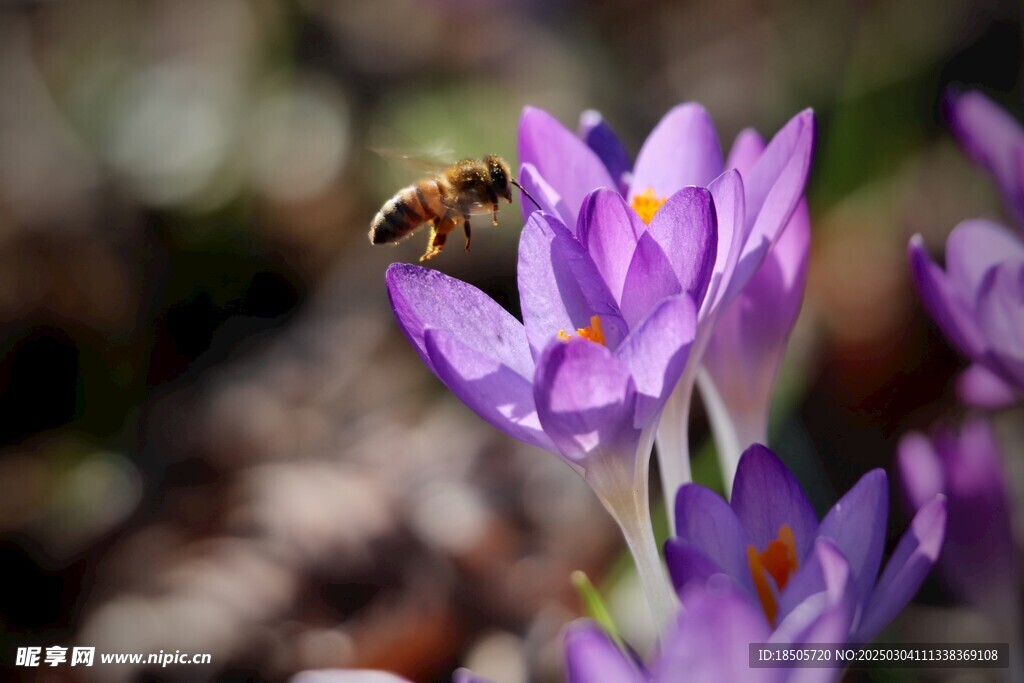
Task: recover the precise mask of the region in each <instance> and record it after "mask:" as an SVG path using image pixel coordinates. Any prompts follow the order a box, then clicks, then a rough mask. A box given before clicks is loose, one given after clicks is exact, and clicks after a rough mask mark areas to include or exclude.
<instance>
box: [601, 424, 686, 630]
mask: <svg viewBox="0 0 1024 683" xmlns="http://www.w3.org/2000/svg"><path fill="white" fill-rule="evenodd" d="M656 429H657V420H655V421H654V422H653V423H652V424H651V425H650V426H649V427H648V428H647V429H645V430H644V431H643V433H642V434H641V437H640V443H639V445H638V446H637V450H636V458H635V460H634V461H633V462H634V468H633V471H632V472H626V471H623V470H624V469H625V468H623V467H622V464H623V463H624V462H626V461H627V460H626V459H625V458H622V457H620V456H621V454H609V455H608V456H606V457H604V458H602V459H601V461H597V462H592V463H590V464H588V466H587V472H586V475H585V476H586V479H587V481H588V482H589V483H590V486H591V487H592V488H593V489H594V492H595V493H597V496H598V498H600V499H601V502H602V503H603V504H604V506H605V508H606V509H607V510H608V512H609V513H611V515H612V518H613V519H614V520H615V522H616V523H617V524H618V525H619V528H620V529H621V530H622V535H623V537H624V538H625V540H626V545H627V546H628V547H629V552H630V553H631V554H632V555H633V561H634V562H635V563H636V569H637V574H638V575H639V577H640V584H641V586H642V587H643V590H644V594H645V595H646V597H647V603H648V606H649V607H650V610H651V617H652V619H653V620H654V626H655V629H656V631H657V632H659V633H660V632H662V630H663V627H664V626H665V625H666V624H667V623H668V621H669V619H670V618H671V617H672V615H673V614H674V613H675V611H676V609H677V606H678V600H677V598H676V596H675V592H674V591H673V590H672V587H671V584H670V583H669V580H668V573H667V572H666V571H665V567H664V565H663V564H662V562H661V556H660V555H659V553H658V543H657V541H656V540H655V538H654V526H653V524H652V523H651V508H650V502H649V496H648V489H649V486H648V475H649V469H650V468H649V465H650V458H651V446H652V445H653V442H654V433H655V430H656ZM626 477H629V479H626ZM624 480H625V481H630V482H631V486H623V485H622V482H623V481H624Z"/></svg>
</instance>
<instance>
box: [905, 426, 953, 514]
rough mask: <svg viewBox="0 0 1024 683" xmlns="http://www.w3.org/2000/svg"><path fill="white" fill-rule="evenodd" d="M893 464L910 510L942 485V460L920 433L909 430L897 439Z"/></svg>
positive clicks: (915, 507)
mask: <svg viewBox="0 0 1024 683" xmlns="http://www.w3.org/2000/svg"><path fill="white" fill-rule="evenodd" d="M897 453H898V455H897V460H896V466H897V467H898V468H899V473H900V476H899V482H900V485H901V488H902V490H903V493H904V495H905V496H906V498H907V502H908V503H909V504H910V507H911V509H912V510H913V511H915V512H916V511H917V510H919V509H920V508H921V507H922V506H923V505H925V504H926V503H927V502H928V501H930V500H931V499H932V498H934V497H935V496H937V495H938V494H940V493H942V492H943V491H945V489H946V482H945V475H944V473H943V471H942V463H941V462H940V461H939V456H938V454H937V453H936V452H935V448H934V447H933V446H932V442H931V441H929V440H928V438H927V437H926V436H925V435H924V434H920V433H918V432H912V433H910V434H906V435H904V436H903V438H902V439H900V443H899V446H898V447H897Z"/></svg>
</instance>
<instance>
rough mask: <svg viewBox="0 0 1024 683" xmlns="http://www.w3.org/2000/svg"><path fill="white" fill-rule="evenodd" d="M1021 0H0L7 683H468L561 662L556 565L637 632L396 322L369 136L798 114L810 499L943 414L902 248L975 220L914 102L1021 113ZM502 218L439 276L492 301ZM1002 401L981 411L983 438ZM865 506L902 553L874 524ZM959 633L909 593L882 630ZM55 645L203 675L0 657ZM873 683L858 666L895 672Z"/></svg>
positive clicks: (555, 498)
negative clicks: (353, 676) (534, 115)
mask: <svg viewBox="0 0 1024 683" xmlns="http://www.w3.org/2000/svg"><path fill="white" fill-rule="evenodd" d="M1021 13H1022V10H1021V6H1020V4H1019V3H1018V2H1015V1H1014V0H1007V1H1005V2H999V1H996V0H993V1H990V2H973V1H971V0H959V1H949V2H935V1H934V0H895V1H892V2H872V1H868V0H803V1H787V0H779V1H774V2H757V1H748V0H724V1H722V0H715V1H712V0H708V1H702V2H686V3H677V2H669V1H668V0H664V1H659V0H644V1H642V2H630V1H628V0H617V1H605V2H587V1H585V0H577V1H575V2H574V1H571V0H563V1H560V2H559V1H541V0H533V1H528V0H527V1H513V0H377V1H375V2H362V1H358V0H352V1H350V2H345V1H342V2H330V1H329V0H291V1H285V0H248V1H247V0H216V1H215V2H210V1H208V0H51V1H48V2H43V1H40V2H12V1H9V0H8V1H7V2H2V3H0V330H2V332H0V349H2V352H0V572H2V576H3V580H4V587H3V589H2V590H0V646H2V651H0V661H2V662H3V666H0V672H3V675H9V676H11V677H12V678H14V677H18V678H21V679H26V680H47V681H50V680H102V681H135V680H161V681H162V680H167V681H175V680H220V681H243V680H255V681H278V680H285V679H287V677H289V676H290V675H291V674H293V673H294V672H296V671H299V670H303V669H311V668H325V667H379V668H386V669H389V670H392V671H396V672H398V673H401V674H403V675H406V676H409V677H410V678H412V679H414V680H417V681H444V680H448V677H449V676H450V673H451V671H452V670H453V669H454V668H456V667H457V666H460V665H467V666H470V667H472V668H474V669H475V670H476V671H477V672H478V673H480V674H481V675H485V676H489V677H492V678H493V679H494V680H496V681H498V682H499V683H525V682H526V681H541V682H547V681H555V680H558V679H559V666H560V653H559V650H558V640H557V635H558V633H559V630H560V628H561V627H562V626H563V625H564V624H565V623H566V622H567V621H569V620H570V619H572V618H574V617H575V616H577V615H579V614H580V610H581V606H580V602H579V599H578V598H577V596H576V594H575V592H574V589H573V588H572V586H571V585H570V582H569V580H568V577H569V574H570V572H571V571H572V570H574V569H582V570H584V571H586V572H587V573H588V574H589V575H590V576H591V578H592V579H593V580H594V581H595V583H597V584H598V585H599V587H600V588H601V590H602V591H603V592H604V594H605V595H606V597H607V599H608V601H609V603H610V606H611V608H612V610H613V612H615V614H616V618H617V620H618V621H619V622H620V624H621V626H622V630H623V631H624V632H625V633H626V634H627V635H628V636H629V637H631V638H634V639H635V641H636V642H638V643H641V644H642V643H644V642H645V640H644V639H645V638H649V634H646V633H645V631H644V626H643V623H644V622H643V614H642V613H641V614H639V615H638V614H637V613H636V611H635V609H636V606H639V607H640V608H641V609H642V607H643V600H642V599H639V598H638V592H637V591H638V589H637V587H636V585H635V582H634V580H633V578H632V576H631V575H630V572H629V571H628V562H624V560H623V557H622V548H621V543H620V540H619V536H618V534H617V533H616V530H615V529H614V528H613V525H612V523H611V522H610V520H609V519H607V516H606V515H605V514H604V513H603V512H602V511H601V510H600V506H599V504H598V503H597V501H596V499H595V498H594V496H593V495H592V494H591V493H590V491H589V489H587V487H586V485H585V484H584V483H583V482H582V481H581V480H578V479H577V478H576V476H575V475H573V474H572V473H571V472H570V471H569V470H568V468H566V467H564V466H563V465H562V464H561V463H559V462H557V461H556V460H555V458H553V457H551V456H550V455H548V454H545V453H542V452H539V451H536V450H534V449H531V448H529V447H526V446H523V445H521V444H519V443H517V442H514V441H512V440H511V439H509V438H506V437H504V436H503V435H501V434H499V433H498V432H497V431H496V430H494V429H492V428H491V427H489V426H488V425H486V424H485V423H484V422H483V421H482V420H480V419H478V418H477V417H476V416H475V415H473V414H472V413H471V412H470V411H469V410H468V409H467V408H465V407H464V406H462V405H461V404H460V403H459V402H458V401H457V399H455V398H454V397H453V396H452V395H450V394H449V393H448V392H446V390H444V387H443V386H442V385H441V384H440V382H438V381H437V380H436V379H435V378H434V377H433V375H431V374H430V373H429V371H428V370H427V369H426V368H425V367H424V366H423V364H422V363H421V362H420V360H419V358H418V357H417V356H416V354H415V352H414V351H413V349H412V347H411V346H410V345H409V344H408V343H407V342H406V340H405V339H404V338H403V337H402V335H401V333H400V332H399V331H398V329H397V327H396V326H395V324H394V322H393V319H392V314H391V311H390V308H389V306H388V303H387V296H386V292H385V289H384V279H383V274H384V270H385V268H386V266H387V265H388V264H389V263H390V262H392V261H396V260H397V261H415V259H416V258H417V257H418V256H419V254H420V253H421V252H422V250H423V243H424V240H425V239H426V238H425V236H423V235H418V236H417V237H415V238H413V239H411V240H409V241H407V242H405V243H403V244H401V245H399V246H398V247H395V248H384V247H371V245H369V244H368V242H367V239H366V232H367V229H368V225H369V221H370V219H371V217H372V216H373V214H374V213H375V212H376V210H377V209H378V208H379V207H380V205H381V204H382V202H383V201H385V200H386V199H387V198H388V197H390V196H391V195H392V194H393V193H394V192H395V191H396V190H397V189H398V188H399V187H401V186H403V185H405V184H407V183H408V182H410V181H412V180H415V179H416V177H417V174H416V171H415V170H413V171H412V172H411V173H410V171H409V169H405V168H401V167H397V168H396V166H395V165H394V164H391V163H388V162H387V161H386V160H384V159H382V158H381V157H379V156H378V155H375V154H373V153H371V152H370V151H369V148H371V147H374V146H379V145H380V144H381V138H382V137H383V138H385V139H387V140H399V141H401V142H400V143H398V145H397V146H400V147H405V148H406V150H405V151H408V150H409V149H411V147H410V146H422V147H423V149H436V148H438V147H444V148H448V149H451V150H452V151H453V152H454V154H455V155H456V156H458V157H462V156H475V157H479V156H482V155H483V154H485V153H489V152H495V153H499V154H502V155H505V156H506V157H507V158H509V159H510V160H514V159H515V144H516V142H515V140H516V124H517V120H518V117H519V114H520V111H521V109H522V107H523V106H524V105H527V104H529V105H534V106H539V107H543V108H545V109H547V110H548V111H550V112H551V113H553V114H554V115H555V116H557V117H558V118H559V119H560V120H562V121H563V122H564V123H565V124H566V125H567V126H569V127H570V128H574V127H575V126H576V122H577V120H578V117H579V114H580V113H581V112H582V111H583V110H585V109H590V108H593V109H598V110H600V111H601V112H602V113H603V114H604V115H605V117H606V118H607V119H608V120H609V121H610V123H611V124H612V125H613V126H614V127H615V128H616V129H617V130H618V132H619V133H620V135H621V136H622V137H623V139H624V140H625V142H626V143H627V145H628V146H629V148H630V149H631V151H632V152H633V153H634V154H635V153H636V151H637V150H638V149H639V146H640V144H641V143H642V142H643V139H644V137H645V136H646V133H647V131H648V130H649V129H650V128H651V127H652V126H653V125H654V124H655V123H656V122H657V121H658V119H659V118H660V117H661V116H662V114H663V113H664V112H665V111H667V110H668V109H669V108H670V107H671V106H673V105H674V104H676V103H678V102H681V101H688V100H695V101H699V102H701V103H703V104H704V105H705V106H706V107H707V108H708V110H709V111H710V112H711V114H712V116H713V117H714V119H715V122H716V124H717V126H718V130H719V134H720V136H721V139H722V144H723V146H724V147H726V148H727V147H728V146H729V145H730V144H731V142H732V139H733V138H734V136H735V135H736V133H738V132H739V131H740V130H741V129H742V128H744V127H747V126H753V127H756V128H758V129H759V130H760V131H761V132H762V133H763V134H765V135H771V134H772V133H773V132H774V131H775V130H776V129H777V128H778V127H779V126H780V125H781V124H782V123H784V122H785V121H786V120H787V119H788V118H789V117H790V116H791V115H793V114H794V113H796V112H797V111H799V110H801V109H803V108H805V107H807V106H813V107H814V108H815V110H816V112H817V115H818V120H819V131H820V135H819V139H818V147H817V153H816V158H815V162H814V168H813V175H812V178H811V182H810V188H809V198H810V202H811V208H812V215H813V226H814V237H813V252H812V256H811V274H810V280H809V285H808V294H807V297H806V300H805V304H804V309H803V312H802V315H801V320H800V323H799V327H798V329H797V331H796V333H795V335H794V338H793V340H792V342H791V344H790V349H789V357H788V359H787V362H786V365H785V368H784V372H783V377H782V380H781V384H780V390H779V398H778V401H777V403H776V408H777V415H776V417H777V420H776V427H777V429H776V431H775V441H774V445H775V446H776V450H777V451H779V453H780V454H781V455H782V457H783V458H784V459H785V460H786V461H787V462H788V463H789V464H790V465H791V466H792V467H794V468H795V469H796V471H797V473H798V476H799V477H800V479H801V480H802V481H803V483H804V484H805V486H806V487H807V488H808V490H809V492H810V493H811V494H812V495H813V496H815V498H814V501H813V502H814V503H815V505H816V506H817V507H818V508H819V510H824V509H826V508H827V506H828V505H830V504H831V503H832V502H833V501H834V500H835V497H836V492H841V491H844V490H845V489H846V488H847V487H849V486H850V485H851V484H852V483H853V482H854V481H856V479H857V478H858V477H859V476H860V475H861V474H863V473H864V472H866V471H867V470H868V469H869V468H871V467H875V466H883V467H889V466H890V465H891V462H892V458H893V455H894V449H895V443H896V441H897V439H898V438H899V437H900V435H901V434H903V433H904V432H905V431H907V430H909V429H911V428H915V429H926V428H928V427H929V426H930V425H932V424H935V423H936V422H937V421H938V422H942V421H956V420H957V419H958V418H959V417H960V416H961V415H962V409H961V408H958V407H957V405H956V403H955V398H954V396H953V385H952V378H953V377H954V375H955V373H956V372H957V371H958V370H960V369H961V368H962V367H963V366H964V363H963V361H962V360H961V359H960V358H959V357H958V356H957V355H956V354H955V353H954V352H953V351H952V350H951V349H950V348H949V346H948V345H947V344H946V342H945V341H944V340H943V338H942V337H941V335H940V334H939V333H938V331H937V330H936V329H935V328H934V326H933V325H932V324H931V322H930V320H929V319H928V318H927V316H926V315H925V314H924V313H923V311H922V309H921V307H920V305H919V304H918V302H917V301H916V298H915V294H914V290H913V288H912V286H911V282H910V279H909V273H908V269H907V266H906V258H905V250H906V243H907V238H908V236H909V235H910V234H912V233H914V232H921V233H923V234H924V236H925V240H926V243H927V244H928V245H929V246H930V247H931V248H932V249H933V251H935V252H936V253H939V252H940V251H941V246H942V244H943V243H944V240H945V236H946V234H948V232H949V230H951V229H952V227H953V226H954V225H955V224H956V223H957V222H958V221H959V220H961V219H964V218H968V217H972V216H981V215H985V216H993V217H996V218H1000V217H1001V216H1002V214H1001V208H1000V202H999V199H998V197H997V195H996V192H995V190H994V187H993V184H992V183H991V182H990V181H989V179H988V178H987V177H986V176H985V174H984V173H982V172H981V171H980V170H979V169H977V168H975V167H973V166H972V165H971V164H970V163H969V162H968V161H967V159H966V158H965V157H964V155H963V154H962V153H961V152H960V151H959V150H958V149H957V147H956V145H955V144H954V143H953V141H952V139H951V137H950V135H949V133H948V131H947V130H946V127H945V124H944V122H943V120H942V116H941V106H940V105H941V99H942V95H943V92H944V90H945V89H946V88H947V87H948V86H950V85H959V86H961V87H968V88H979V89H981V90H983V91H984V92H985V93H987V94H989V95H990V96H991V97H993V98H994V99H995V100H997V101H998V102H1000V103H1001V104H1003V105H1004V106H1006V107H1007V108H1008V109H1009V110H1010V111H1012V112H1016V113H1018V114H1021V113H1024V97H1022V89H1021V78H1020V75H1021V68H1022V63H1024V57H1022V53H1024V50H1022V33H1021V29H1022V22H1021ZM406 141H408V142H406ZM521 226H522V221H521V218H520V217H519V212H518V207H507V208H505V209H504V210H503V211H502V213H501V226H500V227H499V228H498V229H496V230H491V229H490V228H487V229H484V230H478V236H477V239H476V240H475V242H474V245H473V252H472V254H470V255H467V254H464V253H463V252H462V250H461V249H460V248H459V249H456V248H452V249H449V250H448V251H447V252H445V253H444V254H443V255H442V256H440V257H439V258H437V259H436V260H434V261H432V262H431V266H433V267H436V268H438V269H440V270H442V271H444V272H447V273H449V274H451V275H453V276H455V277H458V278H461V279H464V280H467V281H469V282H472V283H473V284H475V285H477V286H478V287H480V288H482V289H484V290H485V291H487V292H488V293H490V294H491V295H492V296H494V297H495V298H496V299H497V300H498V301H499V302H500V303H501V304H503V305H505V306H506V307H508V308H509V309H510V310H511V311H513V312H518V301H517V294H516V288H515V259H516V243H517V238H518V233H519V229H520V228H521ZM1020 417H1021V415H1020V413H1019V412H1018V413H1017V414H1012V413H1011V414H1004V415H1002V416H1000V417H999V420H998V424H999V428H1000V430H1001V434H1002V436H1003V438H1004V444H1009V446H1007V448H1006V450H1007V451H1008V452H1011V453H1012V452H1014V451H1018V452H1019V451H1020V450H1024V449H1022V448H1021V443H1022V439H1024V436H1022V434H1021V431H1022V430H1024V428H1022V427H1021V424H1022V423H1024V420H1021V419H1020ZM691 439H692V441H693V443H694V446H695V450H696V451H697V452H698V455H697V463H696V472H697V477H698V480H700V481H703V482H705V483H708V484H710V485H716V484H717V473H716V467H715V464H714V459H713V452H712V451H711V449H710V447H709V446H704V447H702V446H701V444H704V443H705V442H706V441H707V427H706V424H705V422H704V418H703V414H702V412H701V409H700V408H699V406H698V408H697V411H696V414H695V416H694V423H693V427H692V436H691ZM1011 464H1012V465H1013V467H1014V468H1016V470H1017V477H1018V479H1017V481H1018V483H1019V481H1020V478H1021V477H1020V474H1021V473H1020V469H1021V467H1020V464H1019V463H1011ZM657 488H658V487H655V489H657ZM1018 507H1024V506H1018ZM892 518H893V519H892V523H891V526H892V529H891V532H892V534H893V535H894V534H895V533H896V532H899V531H901V530H902V529H903V527H904V526H905V524H906V516H905V515H903V514H901V513H900V510H899V508H898V505H895V504H894V513H893V515H892ZM1018 528H1022V527H1021V525H1018ZM937 624H941V625H942V626H941V629H940V628H939V627H938V626H937ZM979 628H982V629H983V628H984V621H983V619H980V617H979V616H978V615H973V614H971V613H969V612H967V611H965V610H964V609H962V608H960V607H958V606H957V605H955V604H953V603H952V601H951V600H950V599H949V598H948V597H947V596H946V595H945V594H944V593H943V591H942V589H941V588H940V587H939V586H938V585H936V584H933V583H929V584H928V585H927V586H926V588H925V589H924V591H923V592H922V594H921V595H920V596H919V598H918V604H916V605H915V606H913V607H912V608H911V609H909V610H908V611H907V612H906V613H905V614H904V615H903V616H902V617H901V619H900V620H899V621H898V622H896V624H895V625H894V626H893V628H892V631H891V633H889V634H887V635H888V636H891V638H889V639H899V638H905V639H910V640H912V639H913V638H914V637H917V638H918V639H919V640H921V639H927V638H933V639H934V638H936V637H937V638H939V639H945V640H950V641H955V640H957V639H964V638H962V637H961V636H964V634H971V633H974V634H977V633H979V631H978V629H979ZM937 629H938V630H937ZM943 629H944V630H943ZM992 639H993V640H994V639H996V638H992ZM52 644H63V645H80V646H95V647H96V648H97V652H156V651H158V650H164V651H173V650H175V649H180V650H181V651H183V652H209V653H211V654H212V657H213V664H212V665H211V666H206V667H201V666H181V665H179V666H169V667H168V668H165V669H147V668H145V667H133V666H129V665H121V666H107V667H93V668H92V669H83V668H81V667H76V668H70V667H68V666H61V667H58V668H56V669H50V668H49V667H44V668H42V669H34V670H33V669H25V668H13V667H11V666H10V665H11V664H12V663H13V659H14V652H15V650H16V648H17V647H19V646H43V647H45V646H47V645H52ZM898 673H899V676H898V677H893V676H892V674H891V673H886V672H882V671H874V672H853V673H851V674H849V675H848V677H847V680H858V681H859V680H877V681H888V680H909V679H910V676H912V675H915V673H914V672H910V671H907V670H902V671H898ZM917 675H920V674H917ZM921 680H926V678H925V677H923V676H922V678H921ZM928 680H931V679H928ZM950 680H952V678H951V679H950ZM956 680H986V679H985V678H984V677H971V676H970V675H968V676H966V677H965V676H964V674H963V673H961V674H959V677H958V678H956Z"/></svg>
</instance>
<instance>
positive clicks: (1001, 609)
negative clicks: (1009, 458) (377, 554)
mask: <svg viewBox="0 0 1024 683" xmlns="http://www.w3.org/2000/svg"><path fill="white" fill-rule="evenodd" d="M934 441H935V447H936V449H937V451H938V455H939V458H940V460H941V463H942V468H943V471H942V474H943V489H942V492H943V493H945V494H946V497H947V501H946V505H947V510H948V512H949V521H948V524H947V525H946V542H945V545H944V547H943V550H942V558H941V559H940V561H939V563H940V567H941V570H942V575H943V578H944V579H945V580H946V582H947V583H948V584H949V585H950V586H951V587H952V589H953V590H954V591H955V592H956V593H957V594H959V595H960V596H961V597H962V598H964V599H966V600H967V601H969V602H970V603H972V604H973V605H975V606H977V607H978V608H979V609H981V610H982V611H984V612H985V613H986V614H988V615H994V616H996V617H997V618H998V619H999V620H1000V622H1001V623H1002V624H1008V623H1012V621H1013V620H1014V618H1016V616H1017V615H1018V610H1019V604H1020V603H1019V601H1018V596H1019V595H1020V586H1019V581H1018V573H1017V570H1016V567H1017V563H1018V560H1017V554H1016V545H1015V543H1014V535H1013V529H1012V521H1011V510H1012V506H1011V503H1010V495H1009V492H1008V490H1007V489H1008V478H1007V475H1006V472H1005V471H1004V469H1003V458H1002V454H1001V453H1000V450H999V444H998V442H997V440H996V437H995V434H994V433H993V432H992V428H991V426H989V424H988V422H986V421H985V420H984V419H981V418H975V419H972V420H970V421H968V422H967V423H965V424H964V425H963V427H962V428H961V429H960V431H959V433H955V432H953V431H952V430H943V431H940V432H938V433H937V434H936V435H935V439H934ZM901 455H902V453H901Z"/></svg>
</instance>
